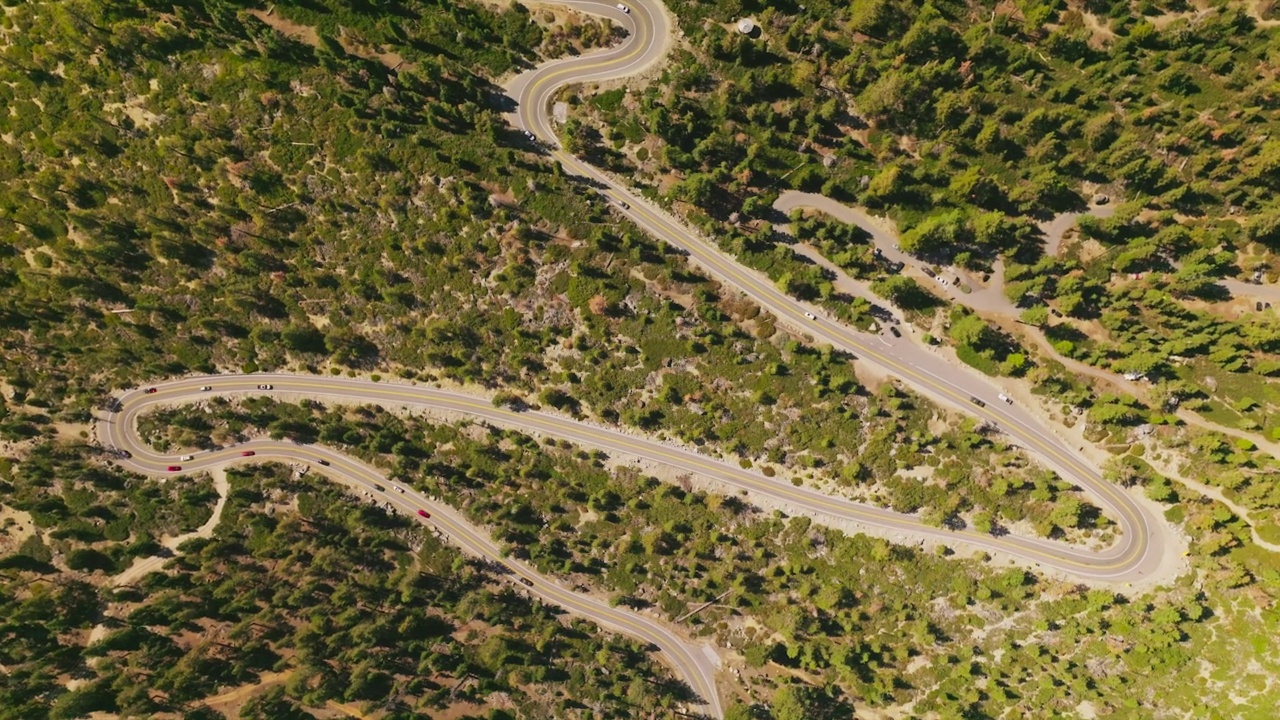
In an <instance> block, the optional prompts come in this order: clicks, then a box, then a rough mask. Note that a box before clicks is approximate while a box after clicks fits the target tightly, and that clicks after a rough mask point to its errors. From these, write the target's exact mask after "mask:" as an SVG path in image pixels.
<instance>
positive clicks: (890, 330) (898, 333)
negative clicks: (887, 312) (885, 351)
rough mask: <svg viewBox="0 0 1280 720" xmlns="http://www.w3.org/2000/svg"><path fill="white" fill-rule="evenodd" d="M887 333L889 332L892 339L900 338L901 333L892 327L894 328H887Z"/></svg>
mask: <svg viewBox="0 0 1280 720" xmlns="http://www.w3.org/2000/svg"><path fill="white" fill-rule="evenodd" d="M889 332H890V333H891V334H892V335H893V336H894V337H902V333H900V332H898V328H896V327H894V326H892V325H890V326H889Z"/></svg>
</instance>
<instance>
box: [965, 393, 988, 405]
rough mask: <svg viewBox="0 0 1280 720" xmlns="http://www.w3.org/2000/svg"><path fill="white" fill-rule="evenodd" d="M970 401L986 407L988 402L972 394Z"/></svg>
mask: <svg viewBox="0 0 1280 720" xmlns="http://www.w3.org/2000/svg"><path fill="white" fill-rule="evenodd" d="M969 402H971V403H973V404H974V405H977V406H978V407H986V406H987V404H986V403H984V402H982V401H981V400H979V399H978V398H976V397H973V396H972V395H970V396H969Z"/></svg>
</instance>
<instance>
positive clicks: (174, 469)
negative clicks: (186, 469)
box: [169, 465, 182, 472]
mask: <svg viewBox="0 0 1280 720" xmlns="http://www.w3.org/2000/svg"><path fill="white" fill-rule="evenodd" d="M181 469H182V466H181V465H170V466H169V472H178V471H179V470H181Z"/></svg>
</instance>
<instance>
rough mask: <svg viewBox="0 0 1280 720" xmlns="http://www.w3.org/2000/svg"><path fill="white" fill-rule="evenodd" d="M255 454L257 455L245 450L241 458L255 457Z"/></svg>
mask: <svg viewBox="0 0 1280 720" xmlns="http://www.w3.org/2000/svg"><path fill="white" fill-rule="evenodd" d="M255 454H256V453H254V452H253V451H252V450H245V451H244V452H242V453H240V456H241V457H253V456H254V455H255Z"/></svg>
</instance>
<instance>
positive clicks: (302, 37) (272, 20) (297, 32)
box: [248, 8, 413, 70]
mask: <svg viewBox="0 0 1280 720" xmlns="http://www.w3.org/2000/svg"><path fill="white" fill-rule="evenodd" d="M248 12H249V14H250V15H252V16H254V17H255V18H257V19H259V20H261V21H262V22H263V24H265V25H267V26H268V27H270V28H271V29H272V30H275V31H276V32H278V33H280V34H281V35H285V36H287V37H290V38H293V39H294V40H297V41H298V42H302V43H306V44H307V45H310V46H311V47H320V34H319V33H317V32H316V29H315V28H313V27H311V26H310V25H303V24H301V23H296V22H294V21H292V20H290V19H288V18H285V17H281V16H279V15H277V14H275V10H274V8H273V9H272V10H261V9H255V10H249V11H248ZM337 40H338V43H339V44H341V45H342V49H343V50H346V51H347V52H348V53H350V54H352V55H356V56H358V57H362V58H364V59H366V60H376V61H378V62H380V63H382V64H383V65H384V66H386V67H388V68H390V69H392V70H395V69H397V68H400V67H405V68H412V67H413V64H412V63H406V62H405V59H404V58H403V57H401V56H400V54H399V53H394V52H388V51H385V50H381V49H373V48H362V47H357V46H356V45H355V44H354V43H352V42H351V41H350V40H348V39H347V38H344V37H339V38H337Z"/></svg>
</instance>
